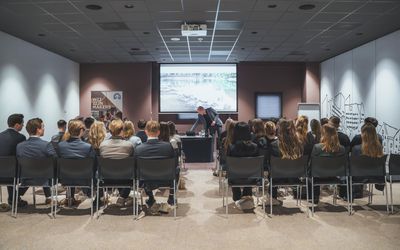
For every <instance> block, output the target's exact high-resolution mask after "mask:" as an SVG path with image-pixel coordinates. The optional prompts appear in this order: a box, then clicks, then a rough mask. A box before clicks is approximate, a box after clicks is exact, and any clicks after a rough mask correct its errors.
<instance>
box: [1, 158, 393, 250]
mask: <svg viewBox="0 0 400 250" xmlns="http://www.w3.org/2000/svg"><path fill="white" fill-rule="evenodd" d="M187 165H188V168H189V171H187V173H186V174H185V179H186V190H180V191H179V193H178V202H179V207H178V209H177V215H178V217H177V219H174V217H173V214H172V213H169V214H167V215H161V216H145V217H144V218H142V219H140V220H139V221H134V220H133V219H132V215H131V211H132V209H131V207H127V208H117V207H113V206H111V207H110V208H109V209H106V210H105V211H104V213H103V214H102V216H101V217H100V218H99V219H98V220H97V219H90V209H88V204H90V203H89V201H87V202H84V203H83V204H81V206H79V208H78V209H62V210H61V211H60V213H59V216H58V217H57V218H56V219H55V220H54V219H50V218H49V216H48V215H47V213H48V212H49V209H48V208H46V206H44V205H40V203H43V201H44V199H43V196H41V195H38V196H37V203H38V206H37V209H34V208H33V207H32V206H29V207H28V208H26V209H20V210H19V213H18V218H17V219H14V218H11V217H10V214H9V213H4V212H2V213H0V227H1V230H0V249H218V250H222V249H322V248H323V249H400V206H399V204H400V185H399V184H397V185H394V192H393V195H394V203H395V204H397V206H395V213H394V214H393V215H390V216H388V215H387V214H386V206H385V196H383V195H382V192H378V191H376V190H375V191H374V192H375V195H374V198H373V205H367V198H364V199H360V200H356V204H355V207H354V209H355V213H354V215H352V216H349V215H348V213H347V210H346V207H345V205H346V203H344V202H343V201H341V200H339V201H338V204H337V205H336V206H335V205H332V196H328V195H324V196H323V197H322V201H321V202H320V204H319V205H318V207H317V208H316V213H315V215H314V217H309V218H307V215H306V207H305V202H303V203H302V206H301V207H298V206H296V202H295V200H293V199H292V198H291V197H290V196H285V197H283V198H282V200H283V206H276V207H274V215H273V216H272V217H268V216H265V217H264V214H263V211H262V208H261V207H257V208H256V209H255V210H254V212H250V213H243V212H242V211H240V210H238V209H236V208H235V207H234V205H233V203H232V200H231V199H229V202H230V204H229V215H228V217H226V216H225V209H224V208H223V207H222V198H221V196H220V195H219V192H218V191H219V189H218V178H217V177H214V176H212V174H211V171H210V170H209V168H210V167H211V165H209V164H208V165H207V164H203V165H202V164H192V165H190V164H187ZM4 197H6V192H5V188H3V199H4ZM23 198H24V199H26V200H27V201H28V202H30V203H31V202H32V193H31V189H30V190H29V191H28V192H27V193H26V194H25V196H24V197H23ZM157 202H166V196H165V195H164V196H160V195H159V196H157Z"/></svg>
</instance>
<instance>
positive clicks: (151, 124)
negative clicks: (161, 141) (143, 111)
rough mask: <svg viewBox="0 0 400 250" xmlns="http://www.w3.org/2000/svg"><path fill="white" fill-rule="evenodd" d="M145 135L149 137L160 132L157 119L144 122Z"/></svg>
mask: <svg viewBox="0 0 400 250" xmlns="http://www.w3.org/2000/svg"><path fill="white" fill-rule="evenodd" d="M144 130H145V132H146V134H147V136H149V137H158V135H159V133H160V123H158V122H157V121H153V120H152V121H148V122H147V123H146V127H145V128H144Z"/></svg>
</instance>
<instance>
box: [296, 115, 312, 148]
mask: <svg viewBox="0 0 400 250" xmlns="http://www.w3.org/2000/svg"><path fill="white" fill-rule="evenodd" d="M295 127H296V136H297V138H298V139H299V141H300V142H301V144H302V145H303V154H304V155H310V154H311V151H312V148H313V146H314V144H313V143H312V141H310V140H309V138H308V136H307V133H308V117H307V116H305V115H301V116H299V117H298V118H297V120H296V122H295Z"/></svg>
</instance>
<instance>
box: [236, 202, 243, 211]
mask: <svg viewBox="0 0 400 250" xmlns="http://www.w3.org/2000/svg"><path fill="white" fill-rule="evenodd" d="M242 202H243V201H242V200H237V201H235V207H236V208H237V209H239V210H243V209H242V206H241V204H242Z"/></svg>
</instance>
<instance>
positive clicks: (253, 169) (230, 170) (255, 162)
mask: <svg viewBox="0 0 400 250" xmlns="http://www.w3.org/2000/svg"><path fill="white" fill-rule="evenodd" d="M263 163H264V156H263V155H262V156H255V157H231V156H227V157H226V167H227V168H226V171H227V172H226V173H227V178H228V179H230V180H232V179H260V178H263V177H264V165H263Z"/></svg>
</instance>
